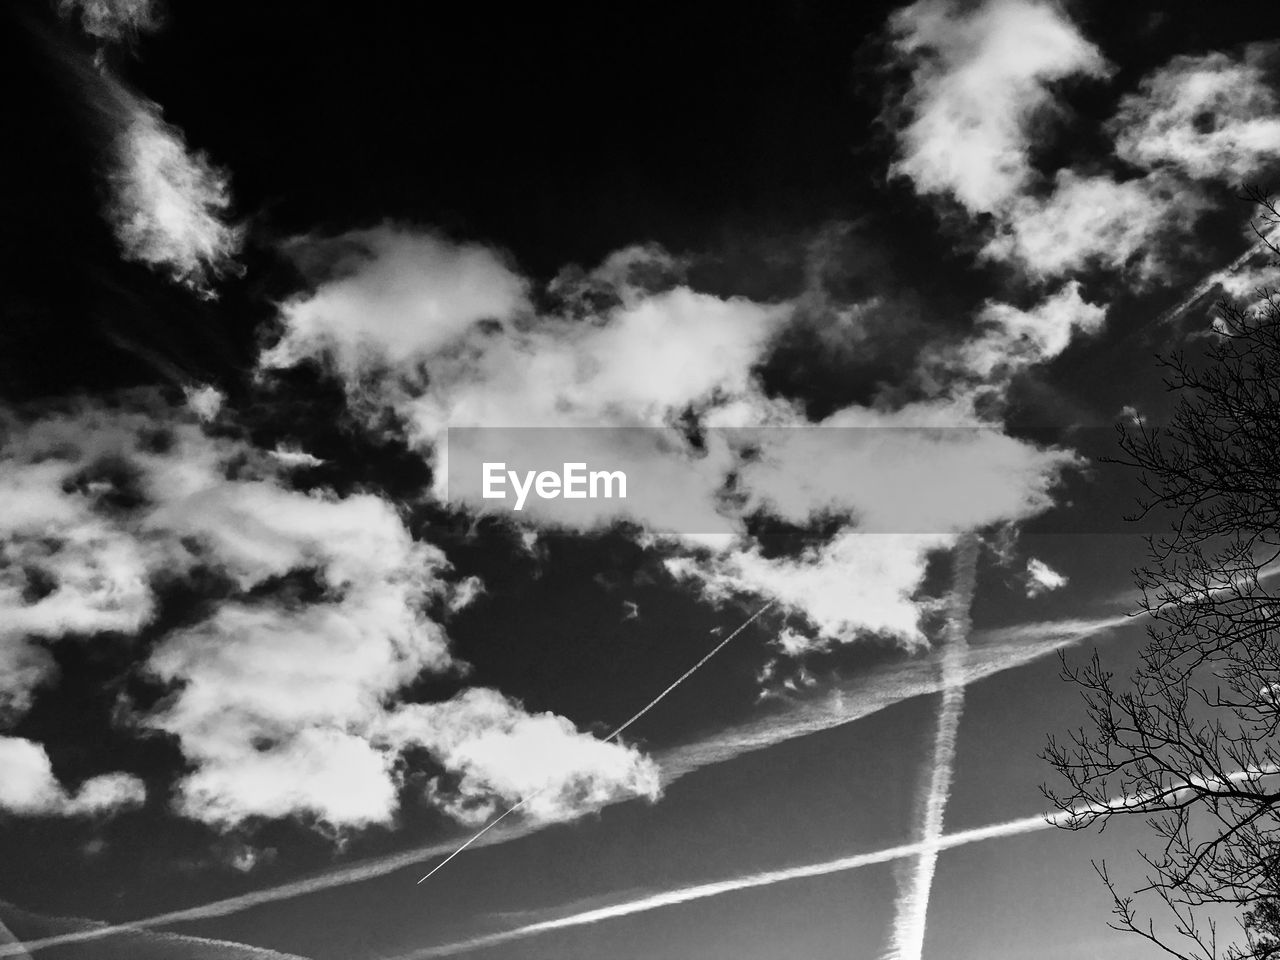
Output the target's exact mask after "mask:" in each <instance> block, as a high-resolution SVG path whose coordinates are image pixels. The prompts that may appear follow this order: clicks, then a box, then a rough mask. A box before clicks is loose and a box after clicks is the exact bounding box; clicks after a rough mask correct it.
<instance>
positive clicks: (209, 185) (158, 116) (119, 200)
mask: <svg viewBox="0 0 1280 960" xmlns="http://www.w3.org/2000/svg"><path fill="white" fill-rule="evenodd" d="M107 82H114V81H107ZM117 98H118V100H119V102H121V103H122V104H123V105H124V111H123V114H124V115H123V116H122V118H121V120H120V123H119V130H118V132H117V133H116V136H115V145H114V153H115V156H114V158H113V164H112V169H111V171H110V173H109V174H108V177H107V179H108V182H109V184H110V190H111V193H110V201H109V203H108V205H107V211H106V213H107V219H108V221H109V222H110V223H111V226H112V228H113V229H114V230H115V234H116V238H117V240H119V242H120V247H121V252H122V253H123V254H124V256H125V258H126V259H128V260H136V261H138V262H140V263H144V264H146V265H147V266H149V267H152V268H153V269H156V270H160V271H162V272H165V273H168V274H169V275H170V276H171V277H172V278H173V279H174V280H176V281H177V282H179V283H182V284H184V285H186V286H188V287H190V288H191V289H193V290H196V291H199V292H202V293H206V294H207V293H208V292H209V291H210V289H211V287H210V283H211V281H212V280H214V279H215V278H217V277H218V276H220V275H222V274H224V273H226V272H227V271H228V270H230V269H232V268H233V264H234V256H235V254H236V252H237V251H238V250H239V248H240V244H241V241H242V239H243V230H242V229H241V228H240V227H239V226H237V225H235V224H233V223H230V222H229V220H228V217H229V212H230V208H231V188H230V180H229V177H228V175H227V174H226V172H225V171H223V170H221V169H219V168H218V167H217V166H215V165H214V164H213V163H212V162H211V161H210V160H209V158H208V157H206V156H205V155H204V154H203V153H201V152H199V151H196V150H192V149H191V148H190V147H189V146H188V145H187V143H186V141H185V139H184V137H183V134H182V131H180V130H179V129H178V128H177V127H175V126H173V125H172V124H170V123H166V122H165V120H164V118H163V115H162V113H161V109H160V107H159V106H158V105H157V104H154V103H151V102H149V101H147V100H144V99H142V98H140V97H138V96H136V95H134V94H132V93H130V92H128V91H126V90H124V88H123V87H120V88H119V89H118V91H117Z"/></svg>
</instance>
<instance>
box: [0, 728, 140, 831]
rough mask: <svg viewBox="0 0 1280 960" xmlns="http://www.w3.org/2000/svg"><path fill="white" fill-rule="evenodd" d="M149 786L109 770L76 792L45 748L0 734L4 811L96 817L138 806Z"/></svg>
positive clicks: (0, 809)
mask: <svg viewBox="0 0 1280 960" xmlns="http://www.w3.org/2000/svg"><path fill="white" fill-rule="evenodd" d="M144 799H146V788H145V787H144V786H143V783H142V781H141V780H139V779H138V778H137V777H133V776H130V775H128V774H123V773H107V774H102V775H100V776H97V777H93V778H91V779H89V780H86V781H85V782H84V783H82V784H81V785H80V789H79V790H77V791H76V792H74V793H70V792H68V791H67V790H66V789H65V788H64V787H63V786H62V785H61V784H60V783H59V782H58V780H57V778H56V777H54V775H53V765H52V764H51V763H50V762H49V755H48V754H47V753H46V752H45V749H44V747H42V746H40V744H38V743H33V742H32V741H30V740H26V739H23V738H22V737H6V736H0V812H4V813H13V814H18V815H23V816H93V815H99V814H109V813H113V812H115V811H117V810H121V809H124V808H127V807H132V806H137V805H138V804H140V803H142V802H143V800H144Z"/></svg>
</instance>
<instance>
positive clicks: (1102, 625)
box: [0, 614, 1134, 956]
mask: <svg viewBox="0 0 1280 960" xmlns="http://www.w3.org/2000/svg"><path fill="white" fill-rule="evenodd" d="M1132 623H1134V620H1133V619H1132V618H1130V617H1128V616H1126V615H1123V614H1121V615H1118V616H1111V617H1101V618H1097V619H1092V620H1065V621H1055V622H1042V623H1027V624H1018V625H1016V626H1013V627H1007V628H1003V629H1000V630H988V631H975V632H974V635H973V637H972V639H971V645H970V656H969V657H968V658H967V660H966V662H965V664H964V670H965V681H964V682H965V683H966V684H970V683H974V682H977V681H978V680H981V679H983V678H984V677H989V676H993V675H994V674H997V673H1000V672H1002V671H1005V670H1011V669H1014V668H1016V667H1018V666H1021V665H1022V664H1025V663H1030V662H1032V661H1034V660H1037V659H1040V658H1041V657H1044V656H1046V655H1047V654H1049V653H1052V652H1054V651H1056V650H1059V649H1061V648H1063V647H1065V646H1069V645H1071V644H1074V643H1078V642H1080V641H1081V640H1084V639H1087V638H1089V637H1094V636H1098V635H1099V634H1104V633H1106V632H1109V631H1112V630H1115V629H1117V628H1120V627H1123V626H1126V625H1128V624H1132ZM938 656H939V655H938V654H937V653H930V654H927V655H925V656H921V657H910V658H906V659H903V660H900V661H897V662H894V663H891V664H888V665H886V666H884V667H882V668H878V669H875V670H872V671H869V672H867V673H864V674H860V675H858V676H856V677H853V678H849V679H848V680H846V681H843V682H841V683H840V684H838V685H836V686H835V687H834V688H830V689H827V690H824V691H822V692H815V693H813V694H811V695H808V696H805V697H803V698H797V699H796V700H794V701H775V704H776V709H774V710H769V711H764V712H762V713H759V714H757V715H756V716H754V717H753V718H752V719H751V720H748V721H746V722H744V723H741V724H737V725H734V726H730V727H727V728H725V729H723V730H721V731H718V732H717V733H715V734H713V735H712V736H710V737H707V738H704V739H702V740H698V741H695V742H693V743H689V744H685V745H683V746H679V747H674V748H670V749H668V750H665V751H663V752H661V753H660V754H659V755H658V756H657V761H658V764H659V769H660V771H661V778H662V784H663V785H664V786H666V785H668V784H670V783H673V782H675V781H676V780H679V779H680V778H682V777H685V776H688V775H690V774H692V773H696V772H697V771H698V770H701V769H703V768H705V767H707V766H711V765H713V764H717V763H723V762H725V761H728V760H732V759H733V758H735V757H739V756H741V755H743V754H744V753H751V752H754V751H757V750H766V749H768V748H769V747H772V746H774V745H776V744H779V743H784V742H786V741H789V740H793V739H795V738H798V737H805V736H809V735H811V734H814V733H820V732H822V731H824V730H830V729H832V728H833V727H837V726H841V725H843V724H847V723H853V722H854V721H856V720H859V719H861V718H862V717H865V716H869V715H871V714H873V713H876V712H878V711H880V710H883V709H885V708H886V707H889V706H892V705H893V704H895V703H899V702H901V701H902V700H905V699H909V698H911V697H917V696H921V695H924V694H929V693H935V692H937V690H938V689H939V686H940V683H941V677H940V674H939V670H938ZM539 828H540V826H539V825H538V824H536V823H532V822H528V821H526V822H523V823H519V824H513V825H512V826H510V827H508V828H506V829H501V830H495V831H492V832H490V833H489V834H487V835H486V836H485V837H484V838H482V839H481V840H479V841H478V842H477V845H479V846H487V845H490V844H495V843H503V842H506V841H508V840H513V839H516V838H519V837H523V836H527V835H528V834H530V833H532V832H534V831H535V830H537V829H539ZM458 842H459V840H456V839H453V840H443V841H440V842H438V843H433V844H429V845H424V846H419V847H414V848H411V849H409V850H403V851H400V852H398V853H394V854H390V855H387V856H383V857H377V858H374V859H371V860H366V861H363V862H361V863H355V864H350V865H346V866H341V867H336V868H334V869H332V870H328V871H326V872H324V873H322V874H319V875H317V876H312V877H308V878H306V879H304V880H295V881H292V882H289V883H284V884H278V885H276V886H272V887H267V888H265V889H260V890H255V891H252V892H250V893H245V894H240V895H238V896H234V897H228V898H225V899H222V900H214V901H211V902H208V903H204V904H200V905H197V906H194V907H188V908H186V909H183V910H175V911H171V912H169V913H163V914H157V915H154V916H151V917H146V918H143V919H139V920H135V921H133V922H132V923H129V924H122V925H118V926H107V927H102V928H99V929H96V930H89V931H83V932H77V933H70V934H66V935H61V936H56V937H50V938H47V939H45V940H42V941H38V942H35V943H33V944H31V946H32V947H33V948H43V947H51V946H58V945H60V944H66V943H81V942H86V941H90V940H97V939H100V938H102V937H105V936H110V935H112V934H114V933H117V932H120V931H122V930H140V929H149V928H153V927H160V926H167V925H169V924H174V923H184V922H187V921H192V920H207V919H210V918H213V917H223V916H229V915H232V914H236V913H240V912H243V911H245V910H250V909H253V908H255V907H258V906H262V905H263V904H268V903H278V902H280V901H284V900H291V899H295V898H297V897H302V896H307V895H309V894H312V893H317V892H320V891H323V890H332V889H336V888H338V887H343V886H348V885H350V884H354V883H362V882H364V881H366V880H371V879H374V878H376V877H382V876H386V875H387V874H390V873H394V872H397V871H400V870H406V869H409V868H417V867H419V866H420V865H421V864H422V863H423V861H425V860H428V859H430V858H432V857H438V856H444V855H447V854H449V853H452V852H453V851H454V850H456V849H457V846H458ZM906 849H907V852H906V853H903V854H902V855H903V856H914V855H916V854H918V853H919V852H920V851H921V849H923V847H922V845H920V844H913V845H909V846H908V847H907V848H906ZM9 955H11V954H9V953H6V951H5V949H4V947H3V945H0V956H9Z"/></svg>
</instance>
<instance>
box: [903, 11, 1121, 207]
mask: <svg viewBox="0 0 1280 960" xmlns="http://www.w3.org/2000/svg"><path fill="white" fill-rule="evenodd" d="M889 31H890V34H891V39H892V44H893V48H894V51H895V53H896V55H897V57H898V59H899V62H901V63H903V64H905V65H907V66H909V67H910V70H911V90H910V92H909V94H908V95H907V97H906V100H905V103H904V106H905V108H906V109H907V111H908V113H909V115H910V118H911V119H910V120H909V122H908V123H907V124H906V125H905V126H904V127H903V128H902V129H901V130H900V131H899V132H898V138H899V142H900V156H899V158H898V160H897V161H895V163H894V164H893V166H892V168H891V172H892V173H893V174H896V175H899V176H905V177H908V178H910V179H911V180H912V182H913V183H914V184H915V186H916V189H917V190H918V191H919V192H920V193H922V194H946V195H950V196H954V197H955V198H956V199H957V200H958V201H959V202H960V203H961V204H963V205H964V206H965V208H966V209H968V210H969V212H970V213H991V212H995V211H998V210H1001V209H1003V208H1004V207H1005V206H1006V205H1007V204H1008V203H1009V201H1011V200H1012V199H1014V198H1016V197H1018V196H1020V195H1021V194H1022V192H1023V191H1024V190H1025V189H1026V188H1027V187H1028V186H1029V185H1030V184H1031V183H1033V182H1034V179H1035V173H1034V170H1033V169H1032V166H1031V159H1030V152H1031V149H1032V144H1033V142H1034V141H1035V139H1036V138H1037V134H1038V133H1039V130H1040V128H1041V127H1042V126H1043V121H1044V120H1045V118H1046V115H1047V114H1049V113H1051V112H1052V108H1053V106H1054V95H1053V90H1052V87H1051V85H1052V84H1053V83H1055V82H1057V81H1061V80H1063V79H1065V78H1068V77H1072V76H1087V77H1104V76H1106V75H1107V73H1108V72H1109V67H1108V65H1107V63H1106V61H1105V59H1104V58H1103V56H1102V54H1101V53H1100V52H1099V50H1098V49H1097V47H1095V46H1094V45H1093V44H1092V43H1090V42H1089V41H1088V40H1086V39H1085V38H1084V37H1083V36H1082V35H1081V34H1080V32H1079V30H1078V29H1077V28H1076V26H1075V25H1074V24H1073V23H1072V22H1071V21H1070V20H1069V19H1068V18H1067V17H1066V15H1065V14H1064V13H1063V11H1062V9H1061V8H1060V7H1059V6H1058V5H1057V4H1055V3H1050V2H1036V0H987V2H985V3H981V4H978V5H973V4H967V5H965V4H960V3H955V2H950V0H920V2H917V3H914V4H912V5H911V6H909V7H906V8H904V9H902V10H899V11H898V12H896V13H895V14H893V16H892V17H891V18H890V20H889Z"/></svg>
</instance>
